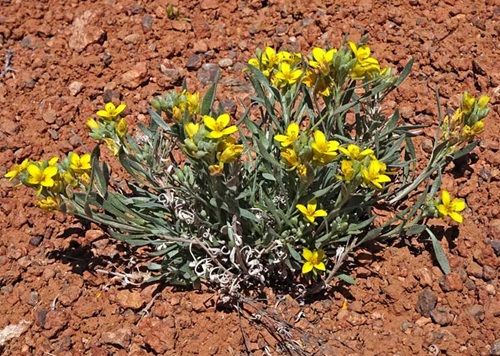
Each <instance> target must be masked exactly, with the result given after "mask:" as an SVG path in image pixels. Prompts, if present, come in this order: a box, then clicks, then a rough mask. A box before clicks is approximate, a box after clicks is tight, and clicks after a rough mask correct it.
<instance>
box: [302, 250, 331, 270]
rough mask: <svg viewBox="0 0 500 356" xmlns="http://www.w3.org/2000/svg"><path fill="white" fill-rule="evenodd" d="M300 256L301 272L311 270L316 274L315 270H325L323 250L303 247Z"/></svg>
mask: <svg viewBox="0 0 500 356" xmlns="http://www.w3.org/2000/svg"><path fill="white" fill-rule="evenodd" d="M302 257H304V261H303V263H304V264H303V265H302V274H307V273H309V272H311V271H312V272H313V273H314V275H316V274H317V271H326V267H325V264H324V262H323V261H324V260H325V252H324V251H322V250H317V251H311V250H309V249H307V248H304V249H303V250H302Z"/></svg>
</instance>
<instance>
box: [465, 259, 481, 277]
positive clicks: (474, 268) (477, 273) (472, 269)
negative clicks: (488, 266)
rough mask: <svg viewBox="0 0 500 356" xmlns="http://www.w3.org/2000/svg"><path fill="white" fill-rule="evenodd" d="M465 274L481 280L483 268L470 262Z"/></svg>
mask: <svg viewBox="0 0 500 356" xmlns="http://www.w3.org/2000/svg"><path fill="white" fill-rule="evenodd" d="M467 274H468V275H469V276H473V277H476V278H483V268H482V267H481V266H480V265H478V264H477V263H476V262H474V261H472V262H471V263H470V264H469V265H468V266H467Z"/></svg>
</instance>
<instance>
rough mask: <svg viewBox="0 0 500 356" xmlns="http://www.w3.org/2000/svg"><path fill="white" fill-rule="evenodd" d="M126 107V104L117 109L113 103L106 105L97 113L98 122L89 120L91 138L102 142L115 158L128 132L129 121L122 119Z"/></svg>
mask: <svg viewBox="0 0 500 356" xmlns="http://www.w3.org/2000/svg"><path fill="white" fill-rule="evenodd" d="M126 107H127V106H126V105H125V104H120V105H118V106H117V107H116V106H115V105H114V104H113V103H106V104H105V105H104V109H103V110H98V111H97V112H96V115H97V117H98V119H97V120H95V119H93V118H90V119H88V120H87V126H88V127H89V128H90V130H91V132H90V137H92V138H94V139H96V140H102V141H103V142H104V144H105V145H106V147H107V148H108V149H109V150H110V151H111V152H112V153H113V155H115V156H117V155H118V152H119V151H120V147H121V146H122V144H123V142H124V138H125V135H126V134H127V132H128V125H127V120H126V119H125V118H124V117H121V115H122V113H123V111H124V110H125V108H126Z"/></svg>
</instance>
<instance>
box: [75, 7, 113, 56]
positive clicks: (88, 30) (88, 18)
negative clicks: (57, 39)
mask: <svg viewBox="0 0 500 356" xmlns="http://www.w3.org/2000/svg"><path fill="white" fill-rule="evenodd" d="M93 16H94V13H93V12H92V11H90V10H88V11H85V12H84V13H83V14H82V15H81V16H79V17H77V18H76V19H75V20H74V21H73V26H72V28H71V31H70V33H71V37H70V38H69V41H68V46H69V48H71V49H72V50H74V51H77V52H81V51H83V50H84V49H85V48H86V47H87V46H88V45H90V44H91V43H98V42H100V41H101V40H102V39H104V38H105V37H106V32H104V31H103V30H102V29H101V28H99V27H96V26H90V25H89V23H90V22H92V17H93Z"/></svg>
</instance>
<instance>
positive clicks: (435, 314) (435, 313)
mask: <svg viewBox="0 0 500 356" xmlns="http://www.w3.org/2000/svg"><path fill="white" fill-rule="evenodd" d="M430 316H431V319H432V321H433V322H434V323H436V324H439V325H441V326H445V325H449V324H451V323H452V321H453V314H451V313H450V311H449V310H448V309H447V308H435V309H433V310H432V311H431V312H430Z"/></svg>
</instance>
